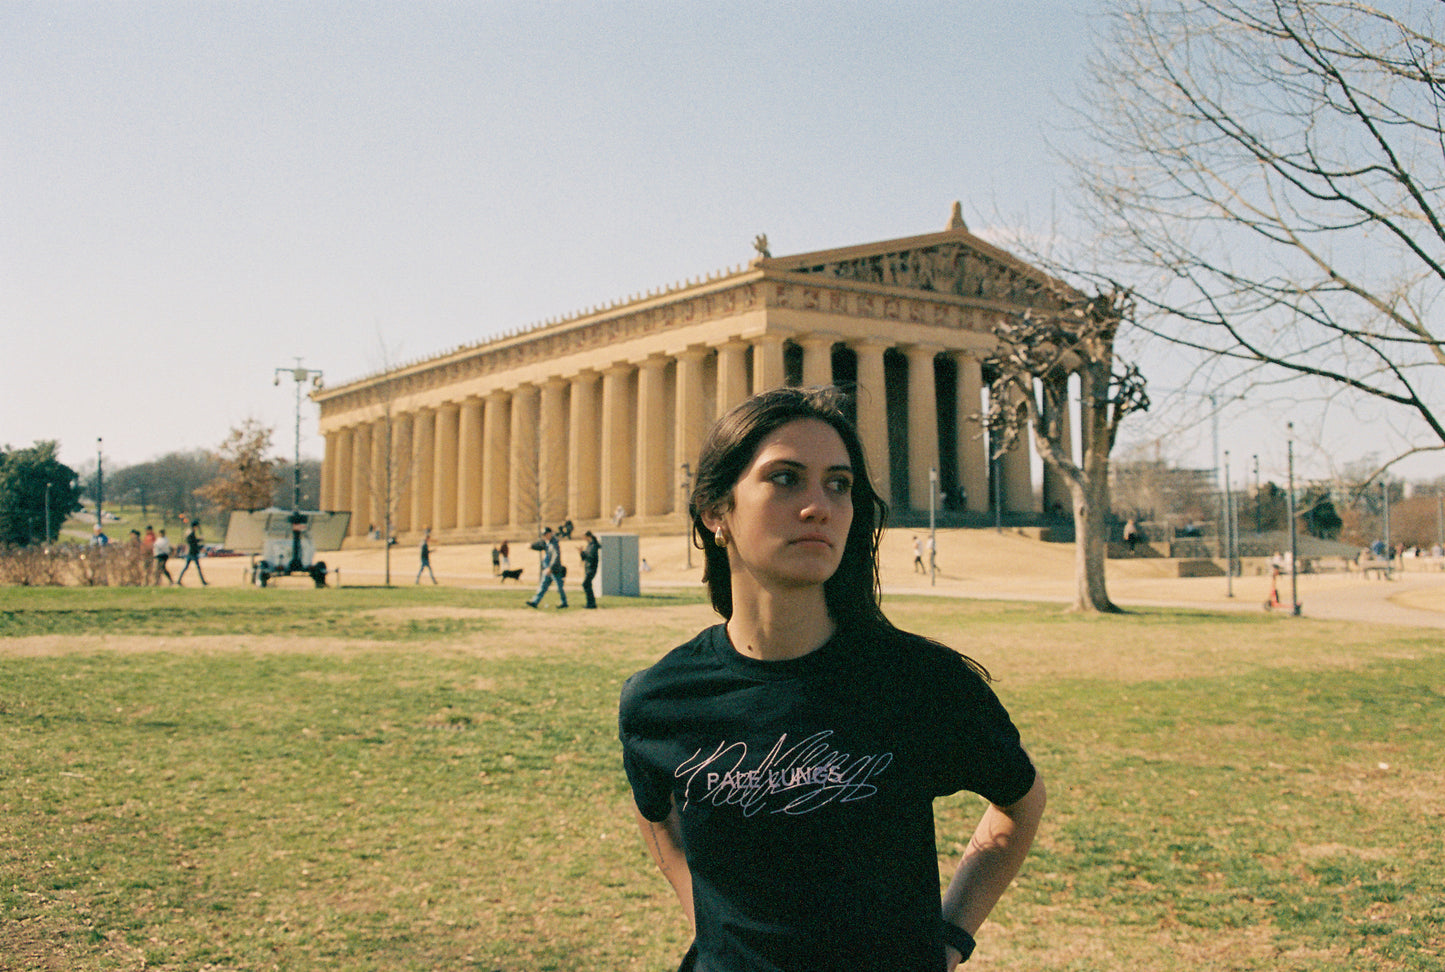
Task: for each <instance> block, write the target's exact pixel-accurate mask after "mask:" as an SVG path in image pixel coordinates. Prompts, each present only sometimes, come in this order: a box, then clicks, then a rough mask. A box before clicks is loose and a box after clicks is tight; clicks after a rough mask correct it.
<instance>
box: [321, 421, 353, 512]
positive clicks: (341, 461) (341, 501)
mask: <svg viewBox="0 0 1445 972" xmlns="http://www.w3.org/2000/svg"><path fill="white" fill-rule="evenodd" d="M355 434H356V433H355V430H353V429H342V430H340V431H339V432H337V433H336V461H335V463H334V464H333V469H332V472H331V503H330V505H329V506H327V507H326V509H328V510H350V509H351V479H352V471H351V464H352V452H351V448H352V438H353V437H354V436H355Z"/></svg>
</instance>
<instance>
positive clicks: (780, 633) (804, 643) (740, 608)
mask: <svg viewBox="0 0 1445 972" xmlns="http://www.w3.org/2000/svg"><path fill="white" fill-rule="evenodd" d="M735 579H736V578H735ZM742 593H743V596H741V597H739V591H738V590H737V588H736V587H734V589H733V615H732V617H731V618H729V619H728V624H727V631H728V638H729V639H730V640H731V641H732V643H733V647H734V648H735V649H737V651H738V652H739V653H741V654H744V655H747V656H748V657H750V658H757V659H760V660H762V661H784V660H786V659H789V658H801V657H802V656H804V655H807V654H810V653H811V652H813V651H816V650H817V649H818V648H821V647H822V646H823V644H824V643H825V642H826V641H827V640H828V639H829V638H831V637H833V631H834V624H833V619H832V618H830V617H829V616H828V604H827V601H826V600H825V599H824V597H823V588H822V587H810V588H805V589H801V590H797V591H770V590H759V591H744V592H742Z"/></svg>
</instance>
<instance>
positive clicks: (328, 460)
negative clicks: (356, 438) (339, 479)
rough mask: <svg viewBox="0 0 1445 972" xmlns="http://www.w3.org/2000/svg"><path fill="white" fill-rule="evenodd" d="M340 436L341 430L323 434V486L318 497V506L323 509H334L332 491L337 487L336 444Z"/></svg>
mask: <svg viewBox="0 0 1445 972" xmlns="http://www.w3.org/2000/svg"><path fill="white" fill-rule="evenodd" d="M339 438H340V433H339V432H327V433H326V434H325V436H323V440H324V442H325V444H324V445H323V446H322V450H323V451H322V453H321V488H320V490H319V494H318V496H317V499H316V508H317V509H321V510H334V509H336V507H335V506H334V505H333V503H334V500H333V499H332V496H331V493H332V491H333V490H334V489H335V485H334V484H335V482H336V445H337V442H338V440H339Z"/></svg>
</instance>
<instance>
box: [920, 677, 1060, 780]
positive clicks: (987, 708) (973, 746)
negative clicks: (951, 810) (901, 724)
mask: <svg viewBox="0 0 1445 972" xmlns="http://www.w3.org/2000/svg"><path fill="white" fill-rule="evenodd" d="M945 651H947V650H946V649H945ZM947 656H948V657H945V658H942V659H940V660H939V666H938V667H939V668H940V669H941V671H940V672H939V675H940V677H939V678H937V679H936V680H933V681H931V682H930V684H931V686H932V690H931V691H930V693H929V696H928V703H927V705H926V706H925V708H926V709H927V710H929V716H928V718H929V722H930V723H931V724H930V725H929V726H927V727H925V732H926V733H927V737H928V738H929V739H930V740H931V745H932V747H933V749H934V752H933V753H931V754H930V755H931V757H932V760H933V765H934V766H935V767H936V769H937V772H936V775H935V776H934V778H933V780H932V786H933V791H934V795H935V796H945V795H947V794H950V793H956V792H958V791H959V790H970V791H972V792H974V793H977V794H979V795H980V796H982V797H983V798H984V799H986V800H988V801H989V802H990V803H994V804H998V805H999V806H1008V805H1009V804H1011V803H1016V802H1017V801H1018V800H1020V799H1022V798H1023V797H1024V795H1025V794H1027V793H1028V792H1029V790H1030V789H1031V788H1032V787H1033V785H1034V777H1035V775H1036V774H1035V770H1034V764H1033V761H1032V760H1031V759H1029V755H1028V753H1027V752H1025V751H1024V748H1023V744H1022V742H1021V740H1020V738H1019V731H1018V729H1017V728H1015V727H1014V724H1013V720H1012V719H1011V718H1009V714H1008V710H1007V709H1005V708H1004V706H1003V703H1002V702H1000V701H999V699H998V696H997V695H995V694H994V691H993V689H992V688H990V687H989V685H988V683H987V682H985V681H984V680H983V678H982V677H981V676H979V675H978V673H977V672H975V671H973V669H971V668H969V667H968V664H967V663H966V662H965V661H964V659H963V657H962V656H961V655H959V654H957V653H956V652H953V651H947Z"/></svg>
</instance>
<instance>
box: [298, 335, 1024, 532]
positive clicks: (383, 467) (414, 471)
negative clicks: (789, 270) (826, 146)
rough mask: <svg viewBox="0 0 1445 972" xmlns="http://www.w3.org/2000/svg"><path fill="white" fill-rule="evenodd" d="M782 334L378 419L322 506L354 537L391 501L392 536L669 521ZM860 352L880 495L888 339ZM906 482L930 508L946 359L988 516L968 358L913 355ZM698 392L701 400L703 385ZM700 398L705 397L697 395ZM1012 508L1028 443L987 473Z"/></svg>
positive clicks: (819, 356) (781, 377)
mask: <svg viewBox="0 0 1445 972" xmlns="http://www.w3.org/2000/svg"><path fill="white" fill-rule="evenodd" d="M788 340H790V339H789V338H788V337H787V336H785V335H782V334H764V335H762V336H761V337H759V338H757V339H755V340H753V341H751V342H748V341H741V340H734V341H729V342H727V343H724V344H722V345H719V346H717V347H715V348H704V347H694V348H689V349H687V350H685V351H683V352H681V353H679V354H676V355H673V356H667V357H664V356H654V357H649V358H647V359H645V360H643V361H642V362H639V363H623V362H619V363H616V364H613V365H612V366H610V367H606V368H603V369H600V370H592V369H588V370H585V371H582V372H580V373H578V374H575V375H572V376H570V377H566V378H563V377H555V378H550V379H547V380H545V381H542V382H540V383H536V384H523V385H520V386H517V387H515V388H512V389H509V390H497V391H493V392H491V393H489V394H487V395H485V396H473V397H468V398H465V399H463V400H461V401H456V402H445V403H443V404H440V405H437V406H434V407H425V408H419V409H415V410H413V411H388V412H387V413H385V414H383V415H382V417H380V418H377V419H375V420H373V421H371V422H368V423H363V424H358V425H354V426H351V427H345V428H341V429H337V430H334V431H330V432H328V433H327V434H326V458H325V462H324V464H323V469H322V505H323V507H325V508H327V509H336V510H351V511H352V522H351V533H352V535H354V536H361V535H365V534H366V533H367V531H368V530H370V529H372V528H375V529H377V530H380V529H382V528H383V527H384V525H385V523H386V520H387V516H386V508H387V505H388V503H387V498H388V497H390V498H391V503H390V505H391V507H392V518H391V519H392V529H393V532H394V533H406V532H415V531H420V530H421V529H423V528H424V527H431V528H432V529H435V530H438V531H448V530H463V531H466V530H471V531H476V532H479V533H490V534H493V535H497V534H500V533H504V532H507V531H508V530H510V531H511V532H513V533H516V534H518V535H529V534H530V533H531V532H532V530H533V529H534V528H535V526H536V525H537V524H539V523H540V524H556V523H558V522H560V521H561V520H562V519H564V518H571V519H573V520H575V521H579V522H584V523H585V522H587V521H592V520H603V519H604V518H607V517H610V516H612V515H613V512H614V510H616V509H618V508H620V509H621V510H622V511H623V512H624V514H625V515H626V516H628V517H633V516H641V517H644V518H652V517H665V516H669V515H677V514H680V513H681V512H682V511H683V510H685V508H686V502H687V500H686V496H684V495H683V490H682V489H681V485H682V483H681V478H682V473H681V464H682V463H688V464H693V463H695V462H696V459H697V455H698V452H699V450H700V448H701V444H702V438H703V435H704V434H705V433H706V431H707V429H708V427H709V426H710V425H711V423H712V421H713V420H714V418H715V417H716V416H717V415H720V414H722V413H723V412H725V411H726V410H727V409H729V408H731V407H732V406H733V405H735V404H736V403H738V402H740V401H742V400H743V399H744V398H746V397H747V396H748V395H749V394H750V393H754V392H757V391H762V390H765V389H767V388H773V387H777V386H779V385H782V384H784V382H785V380H786V377H787V376H786V373H785V372H786V367H785V360H786V352H785V343H786V342H787V341H788ZM791 340H792V341H793V343H795V344H796V345H798V346H799V347H800V348H801V351H802V362H801V365H802V366H801V374H800V375H798V374H795V376H794V377H795V380H796V379H798V378H800V379H801V381H802V383H803V384H804V385H824V384H829V383H831V382H832V381H833V380H834V375H833V353H834V349H835V347H836V346H837V344H838V343H839V342H838V339H837V338H836V337H835V336H829V335H822V334H812V335H803V336H800V337H795V338H791ZM845 343H846V346H847V347H848V348H849V349H850V350H852V351H853V352H854V354H855V355H856V361H857V368H856V383H857V387H858V392H857V396H856V400H857V423H858V431H859V435H860V438H861V439H862V441H863V446H864V449H865V450H866V452H867V455H868V457H869V462H870V464H871V468H870V472H871V473H872V475H873V478H874V481H875V486H876V487H877V489H878V490H879V492H880V494H881V495H883V496H885V497H887V496H890V495H892V494H893V490H892V488H891V484H890V478H891V476H892V464H891V463H890V461H889V408H888V400H887V394H886V389H885V366H884V355H885V353H886V352H887V351H888V350H889V348H891V347H892V345H891V344H889V343H888V342H886V341H882V340H878V339H862V340H855V341H848V342H845ZM902 350H903V353H904V354H905V355H906V356H907V360H908V381H907V389H906V393H907V424H908V437H907V441H908V463H907V468H906V476H907V480H908V495H909V496H910V497H913V498H915V499H914V502H913V504H912V505H914V506H915V507H919V508H922V509H927V506H928V504H927V500H926V497H927V495H928V490H929V489H930V488H931V476H930V471H931V470H933V469H936V468H938V452H939V425H938V412H937V407H936V396H937V391H938V390H937V388H936V387H935V378H934V375H935V369H934V364H933V363H934V358H935V357H936V356H937V355H939V354H940V353H948V354H951V355H952V356H953V357H954V359H955V362H956V365H957V372H958V380H957V383H956V390H955V394H956V396H957V402H956V411H955V414H956V416H957V421H956V423H955V425H956V429H955V435H954V437H953V438H954V439H956V441H955V442H952V443H948V444H945V447H948V446H949V445H951V446H953V447H954V448H956V450H957V468H958V470H959V486H961V487H962V488H963V490H964V492H965V495H966V497H967V509H968V510H970V511H973V512H983V511H986V510H988V509H990V507H991V503H992V502H993V500H994V497H993V496H991V493H992V492H994V490H992V489H991V485H992V484H991V481H990V474H989V465H990V464H989V459H988V456H987V454H986V445H985V442H984V440H983V438H982V436H980V434H979V427H978V425H977V423H976V422H973V421H966V420H965V419H966V417H967V416H971V415H975V414H977V413H978V412H979V410H980V396H981V393H982V389H983V382H982V372H981V368H980V364H979V361H978V359H977V358H975V357H973V356H972V355H969V354H967V353H964V352H959V351H947V352H945V350H944V349H943V348H939V347H929V346H919V345H915V346H909V347H905V348H903V349H902ZM709 385H710V386H711V388H709ZM709 391H711V395H709V394H708V392H709ZM997 474H998V476H999V480H1000V483H1001V484H1002V489H1001V490H999V491H998V492H1000V493H1001V494H1002V495H999V496H998V497H997V499H999V500H1001V501H1002V502H1003V504H1004V506H1003V508H1004V509H1006V510H1010V511H1025V510H1028V509H1030V508H1031V506H1032V505H1033V495H1032V487H1031V483H1030V459H1029V451H1028V446H1027V442H1026V441H1025V442H1024V443H1023V445H1022V447H1021V448H1017V449H1015V450H1013V451H1011V452H1010V453H1008V454H1007V455H1005V456H1004V457H1003V458H1002V460H1001V461H1000V463H999V467H998V470H997Z"/></svg>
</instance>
